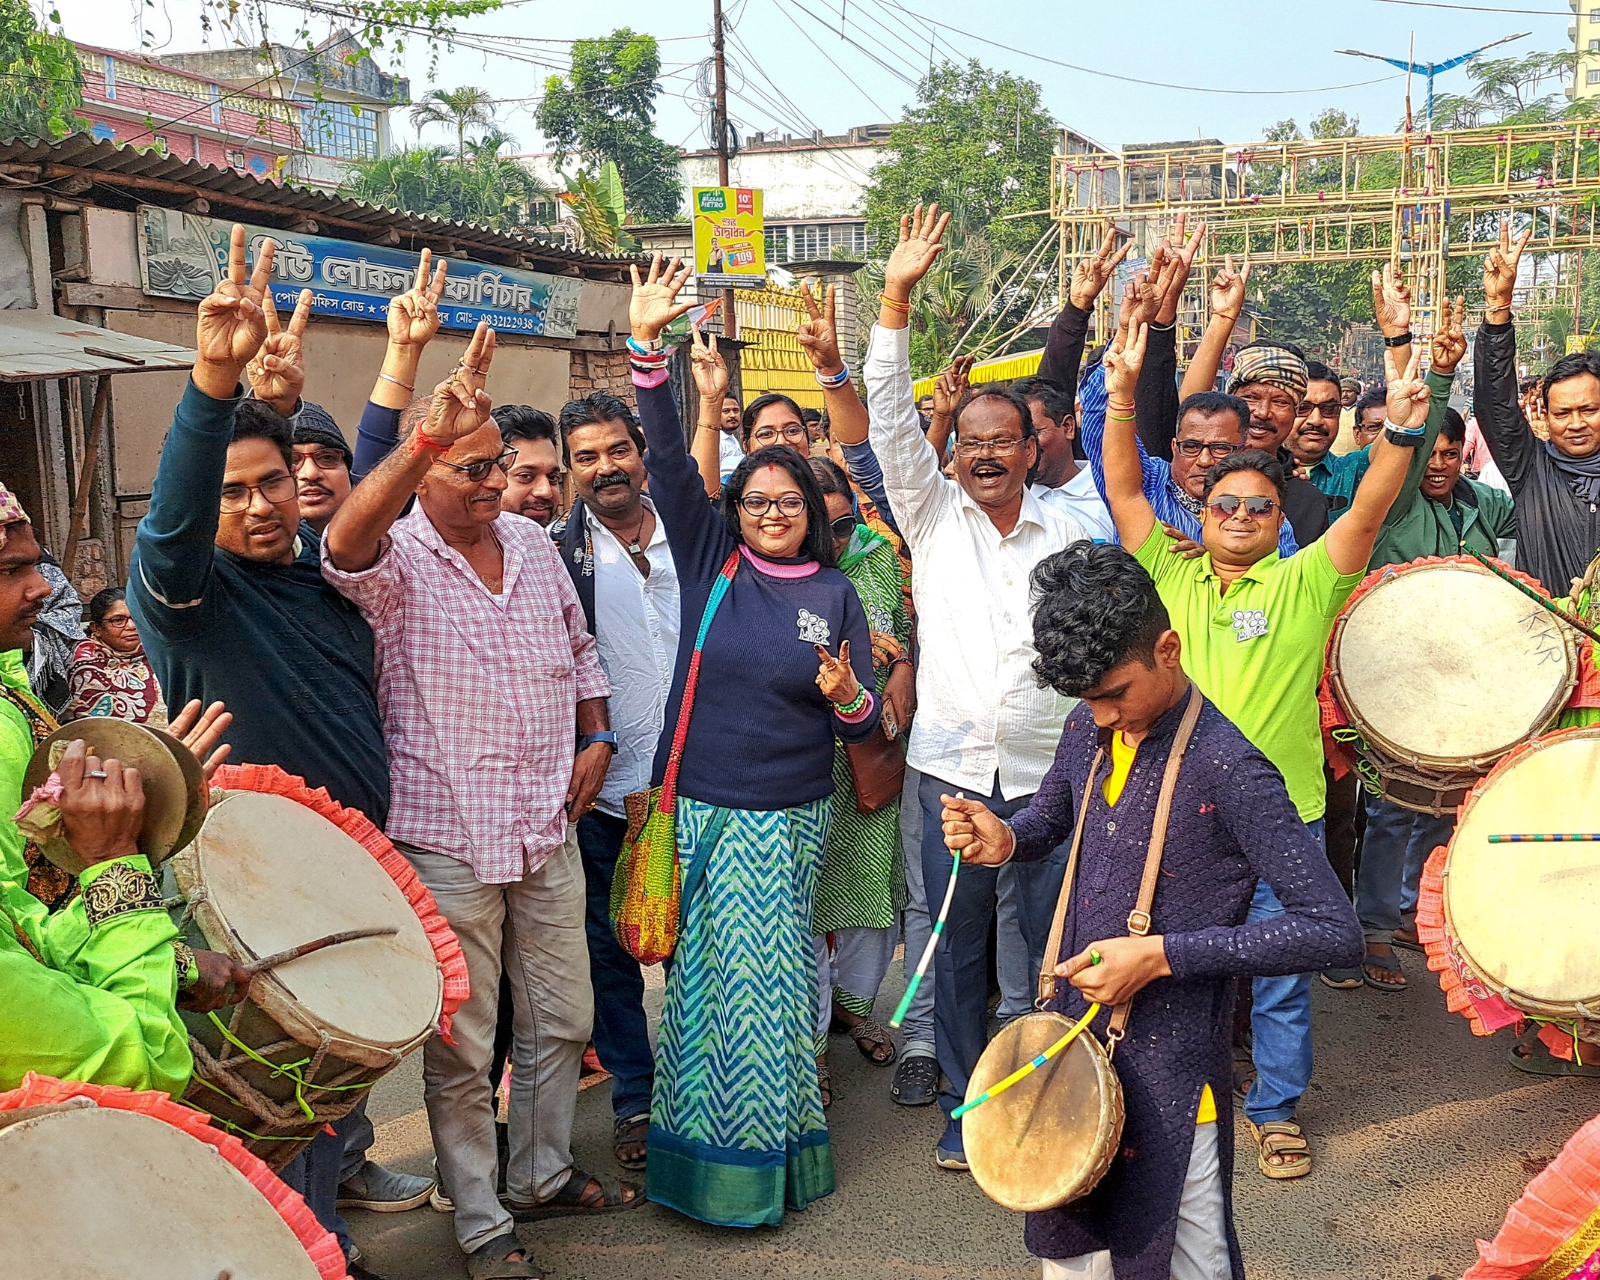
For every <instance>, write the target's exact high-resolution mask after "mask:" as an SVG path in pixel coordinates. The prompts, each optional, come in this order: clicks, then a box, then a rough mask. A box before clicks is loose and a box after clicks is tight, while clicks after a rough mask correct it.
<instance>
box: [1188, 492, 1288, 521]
mask: <svg viewBox="0 0 1600 1280" xmlns="http://www.w3.org/2000/svg"><path fill="white" fill-rule="evenodd" d="M1206 506H1207V507H1209V508H1210V510H1211V512H1212V514H1213V515H1215V516H1216V517H1217V519H1219V520H1228V519H1231V518H1232V517H1233V516H1234V515H1236V514H1237V513H1238V510H1239V508H1240V507H1241V506H1243V507H1244V513H1245V514H1246V515H1247V516H1249V517H1250V518H1251V519H1252V520H1265V519H1266V518H1267V517H1268V516H1270V515H1271V514H1272V513H1273V512H1274V511H1276V510H1277V509H1278V503H1277V500H1276V499H1274V498H1260V497H1257V496H1256V495H1255V494H1251V495H1250V496H1249V497H1248V498H1241V497H1239V496H1238V495H1237V494H1232V493H1224V494H1222V495H1221V496H1219V497H1216V498H1208V499H1206Z"/></svg>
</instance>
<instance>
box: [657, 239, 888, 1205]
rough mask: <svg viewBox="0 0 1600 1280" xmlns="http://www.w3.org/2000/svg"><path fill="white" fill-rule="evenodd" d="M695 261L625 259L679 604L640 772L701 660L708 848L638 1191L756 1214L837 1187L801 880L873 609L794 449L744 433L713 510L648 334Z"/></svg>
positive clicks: (699, 766)
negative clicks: (652, 736) (662, 709)
mask: <svg viewBox="0 0 1600 1280" xmlns="http://www.w3.org/2000/svg"><path fill="white" fill-rule="evenodd" d="M688 276H689V271H688V269H687V268H686V267H683V266H682V265H681V264H680V263H678V262H677V261H674V262H672V264H671V265H670V266H666V267H663V266H662V263H661V259H660V257H659V255H658V256H657V257H655V258H654V259H653V260H652V262H651V265H650V270H649V274H648V276H647V277H646V278H645V279H644V280H642V281H641V279H640V277H639V272H638V268H634V271H633V279H634V288H633V299H632V303H631V306H630V308H629V316H630V320H631V322H632V330H633V336H632V338H631V340H630V342H629V348H630V350H631V352H632V359H633V369H634V373H633V382H634V387H635V389H636V393H637V398H638V405H639V420H640V423H641V425H642V426H643V428H644V434H645V439H646V441H647V442H648V444H649V451H648V452H647V454H646V455H645V457H646V465H647V467H648V470H649V474H650V496H651V498H652V500H653V501H654V503H655V506H656V512H657V514H658V515H659V516H660V518H661V521H662V524H663V526H664V527H665V529H666V534H667V541H668V543H669V544H670V545H671V547H672V558H673V561H674V563H675V564H676V565H677V569H678V581H679V588H680V593H681V595H680V600H681V609H682V619H683V627H682V632H681V635H682V639H681V640H680V642H679V646H678V656H677V663H676V668H675V671H674V674H673V679H672V688H671V691H670V693H669V695H668V699H667V715H666V724H665V727H664V728H663V730H662V736H661V741H660V745H659V746H658V748H657V751H656V761H655V772H654V776H653V779H652V782H653V783H654V784H660V783H661V781H662V776H663V774H664V772H665V770H666V767H667V760H668V757H669V754H671V750H672V744H673V741H674V736H675V733H676V731H677V727H678V719H679V714H680V708H681V706H682V701H683V690H684V685H685V683H686V680H687V677H688V673H689V670H690V668H691V665H693V666H694V667H695V668H696V669H697V670H698V682H697V693H696V695H695V699H694V703H693V708H692V712H691V714H690V716H689V722H688V729H687V737H686V739H685V741H684V744H683V749H682V756H681V764H680V772H679V775H678V800H677V837H678V856H679V860H680V862H681V863H682V864H683V865H684V866H685V867H688V866H691V865H692V864H693V863H694V862H695V859H696V857H697V856H699V857H700V858H702V859H703V860H704V863H703V865H704V873H703V875H702V876H701V877H699V878H698V879H695V880H693V881H692V884H691V890H690V891H689V892H687V893H686V895H685V898H684V901H683V905H682V926H681V928H680V931H679V937H678V946H677V950H676V952H675V953H674V955H673V960H672V966H671V971H670V973H669V974H668V978H667V992H666V1002H665V1005H664V1006H663V1009H662V1014H661V1027H660V1036H659V1045H658V1048H657V1053H656V1081H655V1094H654V1098H653V1102H652V1106H651V1115H650V1137H649V1155H648V1161H647V1184H648V1193H649V1197H650V1199H652V1200H654V1201H655V1202H656V1203H658V1204H664V1205H668V1206H670V1207H671V1208H674V1209H676V1210H678V1211H679V1212H680V1213H684V1214H687V1215H688V1216H690V1217H692V1218H697V1219H699V1220H700V1221H702V1222H710V1223H715V1224H718V1225H722V1226H740V1227H753V1226H757V1225H759V1224H762V1223H768V1224H774V1225H775V1224H777V1223H780V1222H782V1220H783V1214H784V1210H785V1208H790V1209H800V1208H804V1207H805V1206H806V1205H807V1204H808V1203H809V1202H811V1201H812V1200H815V1199H817V1198H818V1197H819V1196H824V1195H827V1194H828V1193H829V1192H831V1191H832V1190H833V1185H834V1179H833V1154H832V1149H831V1147H830V1146H829V1142H828V1127H827V1121H826V1119H825V1118H824V1116H823V1110H822V1094H821V1091H820V1089H819V1087H818V1081H817V1067H816V1058H815V1057H814V1056H813V1053H812V1027H813V1024H814V1021H815V1014H816V1008H817V972H816V958H815V955H814V953H813V950H812V946H811V908H812V895H813V892H814V890H815V887H816V883H817V873H818V870H819V869H820V867H821V864H822V854H823V845H824V841H825V839H826V836H827V831H828V823H829V819H830V816H832V815H833V813H834V812H835V803H834V798H833V796H834V774H833V768H834V743H835V741H836V740H843V741H846V742H862V741H865V740H866V739H867V737H868V736H869V735H871V734H873V733H876V732H878V724H879V718H880V710H879V702H878V697H877V694H876V689H875V682H874V677H873V669H872V636H871V633H870V630H869V627H868V623H867V615H866V612H865V611H864V610H863V608H862V605H861V600H860V598H859V597H858V596H857V594H856V589H855V588H854V587H853V586H851V584H850V580H849V578H847V577H846V576H845V575H844V574H843V573H841V572H839V570H838V568H837V567H836V565H837V559H838V557H837V553H836V552H835V549H834V538H833V532H832V530H831V528H830V526H829V517H828V508H827V505H826V503H825V501H824V499H823V496H822V492H821V490H820V488H819V487H818V485H817V481H816V478H815V477H814V476H813V474H812V471H811V467H810V465H809V463H808V462H807V461H806V459H805V458H804V457H802V456H801V454H800V452H799V451H798V450H797V449H795V448H789V447H785V446H767V447H757V448H756V449H755V451H754V452H753V453H751V454H749V455H748V456H746V457H745V458H744V460H743V461H741V462H740V463H739V465H738V466H737V467H736V468H735V469H734V471H733V474H732V475H731V476H730V477H729V478H728V483H727V484H726V485H725V486H724V488H723V494H722V509H721V511H720V513H719V512H718V511H717V510H716V508H714V507H713V506H711V505H710V504H708V503H707V502H706V492H705V488H704V485H703V483H702V481H701V475H700V472H699V469H698V468H697V467H696V465H695V463H694V462H693V461H692V460H691V459H690V457H689V454H688V453H687V452H686V450H685V447H684V436H683V430H682V427H681V426H680V425H679V421H678V412H677V408H676V406H675V404H674V401H673V397H672V391H671V388H670V387H669V386H668V385H667V368H666V364H667V360H668V358H669V355H670V353H669V352H668V351H667V349H666V346H665V344H664V343H663V342H662V340H661V336H660V335H661V331H662V329H664V328H665V327H666V326H667V325H668V324H669V323H671V321H672V320H674V319H675V318H677V317H678V316H680V315H682V314H683V313H684V312H686V311H687V310H688V309H689V305H690V304H689V302H687V301H685V302H679V301H678V300H677V299H678V293H679V291H680V290H681V289H682V288H683V285H684V282H685V281H686V280H687V279H688ZM764 421H765V419H764V418H759V417H758V419H757V430H760V428H761V425H762V423H763V422H764ZM794 421H795V424H796V425H797V426H798V425H799V415H798V413H796V414H795V417H794ZM800 430H801V433H802V436H803V434H804V428H803V427H801V428H800ZM801 447H803V445H802V446H801ZM724 578H726V580H727V585H726V586H725V587H723V588H720V589H719V591H718V592H717V594H718V596H719V597H720V603H718V604H716V605H714V606H713V607H712V609H711V610H709V611H708V608H707V606H708V602H709V601H711V600H712V599H713V588H714V587H717V585H718V581H719V579H724ZM723 592H725V595H723ZM702 632H703V645H702V648H701V652H700V655H699V657H698V659H695V658H694V651H695V645H696V638H697V635H699V634H700V633H702Z"/></svg>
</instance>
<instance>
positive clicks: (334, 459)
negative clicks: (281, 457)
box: [294, 449, 344, 471]
mask: <svg viewBox="0 0 1600 1280" xmlns="http://www.w3.org/2000/svg"><path fill="white" fill-rule="evenodd" d="M306 462H309V463H311V465H312V466H314V467H315V468H316V469H317V470H318V471H337V470H339V469H340V468H341V467H343V466H344V454H342V453H340V452H339V451H338V450H337V449H318V450H317V451H316V452H314V453H297V454H295V458H294V467H295V470H296V471H298V470H299V469H300V467H301V465H302V464H303V463H306Z"/></svg>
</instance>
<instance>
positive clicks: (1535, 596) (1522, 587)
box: [1467, 548, 1600, 644]
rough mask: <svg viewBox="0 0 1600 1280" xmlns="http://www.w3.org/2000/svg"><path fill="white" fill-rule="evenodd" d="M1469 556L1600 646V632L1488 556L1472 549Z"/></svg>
mask: <svg viewBox="0 0 1600 1280" xmlns="http://www.w3.org/2000/svg"><path fill="white" fill-rule="evenodd" d="M1467 554H1468V555H1470V556H1471V557H1472V558H1473V559H1474V560H1476V561H1477V562H1478V563H1479V564H1481V565H1482V566H1483V567H1484V568H1485V569H1487V570H1488V571H1489V572H1490V573H1492V574H1494V576H1495V577H1497V578H1499V579H1501V580H1502V581H1503V582H1509V583H1510V584H1511V585H1512V586H1514V587H1515V588H1516V589H1517V590H1518V591H1520V592H1522V594H1523V595H1525V596H1527V597H1528V599H1530V600H1533V601H1535V602H1536V603H1538V604H1539V605H1541V606H1543V607H1544V608H1545V609H1546V610H1548V611H1549V612H1550V613H1553V614H1555V615H1556V617H1558V618H1560V619H1561V621H1563V622H1565V623H1566V624H1567V625H1568V626H1569V627H1571V628H1572V629H1573V630H1574V631H1578V632H1582V633H1583V634H1584V635H1586V636H1588V637H1589V639H1591V640H1593V641H1594V642H1595V643H1596V644H1600V631H1596V630H1594V629H1593V628H1592V627H1588V626H1585V625H1584V624H1583V623H1581V622H1579V621H1578V620H1577V619H1576V618H1574V617H1573V616H1572V615H1571V614H1570V613H1568V612H1567V611H1566V610H1565V609H1558V608H1557V607H1556V606H1555V605H1553V604H1551V603H1550V601H1548V600H1546V599H1545V598H1544V597H1543V596H1542V595H1540V594H1539V593H1538V592H1537V591H1535V590H1534V589H1533V588H1532V587H1530V586H1529V585H1528V584H1527V583H1525V582H1518V581H1517V580H1516V579H1515V578H1513V577H1512V576H1511V575H1510V574H1509V573H1507V572H1506V571H1505V570H1504V569H1502V568H1501V567H1500V566H1499V565H1497V564H1495V563H1494V562H1493V561H1492V560H1490V559H1489V557H1488V556H1483V555H1479V554H1478V553H1477V552H1476V551H1473V550H1471V549H1470V548H1469V549H1468V552H1467Z"/></svg>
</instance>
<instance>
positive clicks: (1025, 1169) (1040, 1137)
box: [961, 1013, 1123, 1213]
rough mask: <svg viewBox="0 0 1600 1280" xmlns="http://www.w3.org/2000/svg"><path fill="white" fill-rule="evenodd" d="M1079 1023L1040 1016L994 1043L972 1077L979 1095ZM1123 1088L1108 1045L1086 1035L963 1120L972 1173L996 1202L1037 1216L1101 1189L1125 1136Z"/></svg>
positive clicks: (1010, 1028)
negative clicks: (1100, 1182)
mask: <svg viewBox="0 0 1600 1280" xmlns="http://www.w3.org/2000/svg"><path fill="white" fill-rule="evenodd" d="M1071 1028H1072V1023H1071V1022H1069V1021H1068V1020H1067V1019H1066V1018H1064V1017H1062V1016H1061V1015H1060V1014H1059V1013H1031V1014H1029V1015H1028V1016H1027V1017H1024V1018H1018V1019H1017V1020H1016V1021H1015V1022H1010V1023H1007V1024H1006V1025H1005V1026H1004V1027H1003V1028H1002V1029H1001V1030H1000V1033H999V1034H998V1035H997V1036H995V1038H994V1039H993V1040H991V1041H990V1042H989V1047H988V1048H987V1049H985V1050H984V1051H983V1057H981V1058H980V1059H979V1060H978V1065H977V1067H976V1068H974V1070H973V1072H972V1076H971V1079H970V1080H969V1081H968V1084H967V1097H966V1101H968V1102H970V1101H971V1100H972V1099H973V1098H976V1097H977V1096H978V1095H979V1094H981V1093H982V1092H983V1091H984V1090H985V1089H987V1088H989V1087H990V1086H991V1085H993V1084H996V1083H998V1082H999V1081H1001V1080H1003V1079H1005V1078H1006V1077H1007V1076H1008V1075H1010V1074H1011V1073H1012V1072H1013V1071H1015V1070H1016V1069H1017V1068H1018V1067H1021V1066H1023V1065H1024V1064H1026V1063H1028V1062H1030V1061H1031V1060H1032V1059H1034V1058H1036V1057H1038V1056H1039V1054H1041V1053H1043V1052H1044V1051H1045V1050H1046V1049H1048V1048H1049V1047H1050V1046H1051V1045H1052V1044H1054V1043H1055V1042H1056V1041H1057V1040H1059V1039H1061V1037H1062V1036H1064V1035H1065V1034H1066V1033H1067V1032H1068V1031H1069V1030H1071ZM1122 1118H1123V1113H1122V1086H1121V1085H1120V1084H1119V1083H1118V1081H1117V1077H1116V1072H1115V1071H1113V1070H1112V1068H1111V1063H1110V1061H1109V1060H1108V1059H1107V1058H1106V1055H1105V1050H1103V1049H1102V1048H1101V1047H1100V1044H1099V1042H1098V1041H1097V1040H1095V1039H1094V1037H1093V1036H1092V1035H1090V1034H1089V1033H1088V1032H1084V1033H1083V1034H1081V1035H1080V1036H1078V1038H1077V1039H1076V1040H1074V1041H1073V1042H1072V1043H1071V1044H1069V1045H1068V1046H1067V1047H1066V1048H1065V1049H1063V1050H1062V1051H1061V1052H1060V1053H1058V1054H1057V1055H1056V1056H1055V1057H1054V1058H1052V1059H1050V1061H1049V1062H1047V1063H1045V1064H1044V1066H1042V1067H1040V1068H1039V1069H1038V1070H1037V1071H1035V1072H1034V1073H1033V1074H1032V1075H1030V1076H1027V1077H1026V1078H1025V1079H1023V1080H1022V1081H1020V1082H1019V1083H1017V1084H1014V1085H1012V1086H1011V1088H1009V1089H1007V1090H1006V1091H1005V1092H1004V1093H1002V1094H1000V1095H999V1096H997V1097H995V1098H992V1099H990V1100H989V1101H988V1102H985V1103H984V1104H983V1105H982V1106H980V1107H977V1108H975V1109H974V1110H972V1111H969V1112H968V1113H967V1114H966V1115H965V1116H964V1117H962V1121H961V1132H962V1140H963V1142H964V1144H965V1146H966V1152H967V1164H968V1165H969V1166H970V1167H971V1170H972V1176H973V1178H974V1179H975V1180H976V1181H977V1183H978V1185H979V1186H980V1187H982V1188H983V1190H984V1192H985V1194H987V1195H988V1196H989V1198H990V1199H991V1200H994V1201H995V1202H996V1203H998V1204H1002V1205H1004V1206H1005V1207H1006V1208H1008V1209H1016V1210H1019V1211H1021V1212H1024V1213H1037V1212H1039V1211H1040V1210H1042V1209H1055V1208H1059V1207H1060V1206H1062V1205H1064V1204H1066V1203H1068V1202H1069V1201H1072V1200H1076V1199H1077V1198H1078V1197H1079V1196H1082V1195H1085V1194H1087V1193H1088V1192H1089V1191H1090V1190H1092V1189H1093V1187H1094V1185H1095V1183H1097V1182H1098V1181H1100V1179H1101V1178H1102V1177H1103V1176H1104V1175H1105V1171H1106V1169H1108V1168H1109V1167H1110V1165H1111V1159H1112V1157H1113V1156H1115V1155H1116V1151H1117V1143H1118V1141H1119V1140H1120V1138H1121V1136H1122Z"/></svg>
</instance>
